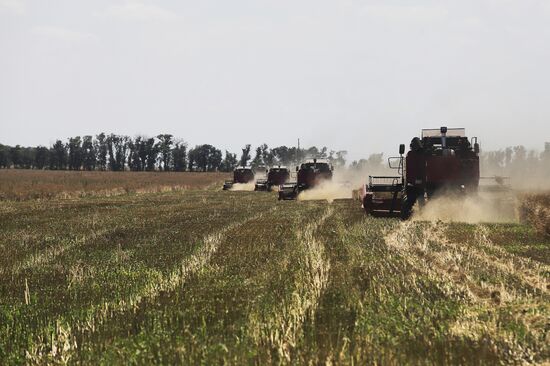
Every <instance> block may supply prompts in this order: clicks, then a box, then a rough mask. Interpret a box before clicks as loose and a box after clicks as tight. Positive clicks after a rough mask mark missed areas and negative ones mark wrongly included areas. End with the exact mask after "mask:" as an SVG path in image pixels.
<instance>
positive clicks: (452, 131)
mask: <svg viewBox="0 0 550 366" xmlns="http://www.w3.org/2000/svg"><path fill="white" fill-rule="evenodd" d="M446 136H447V137H466V129H465V128H448V129H447V133H446ZM421 137H422V139H424V138H427V137H441V129H440V128H429V129H424V130H422V136H421Z"/></svg>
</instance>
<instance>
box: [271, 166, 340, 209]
mask: <svg viewBox="0 0 550 366" xmlns="http://www.w3.org/2000/svg"><path fill="white" fill-rule="evenodd" d="M333 170H334V168H333V167H332V165H331V164H330V163H329V162H328V161H326V160H324V159H311V160H307V161H306V162H304V163H302V164H300V166H299V167H296V171H297V181H296V182H293V183H286V184H282V185H281V186H280V188H279V200H293V199H296V197H298V194H300V192H302V191H304V190H306V189H310V188H313V187H315V186H317V185H319V183H321V182H323V181H326V180H332V171H333Z"/></svg>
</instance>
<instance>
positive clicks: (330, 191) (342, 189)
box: [298, 181, 352, 203]
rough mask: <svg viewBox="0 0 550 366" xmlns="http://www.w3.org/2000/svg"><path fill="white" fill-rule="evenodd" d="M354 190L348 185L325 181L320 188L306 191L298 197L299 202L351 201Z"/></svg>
mask: <svg viewBox="0 0 550 366" xmlns="http://www.w3.org/2000/svg"><path fill="white" fill-rule="evenodd" d="M351 193H352V188H351V186H349V184H347V183H343V182H336V181H324V182H322V183H321V184H319V185H318V186H316V187H314V188H311V189H308V190H305V191H303V192H301V193H300V194H299V195H298V201H313V200H323V201H324V200H326V201H327V202H329V203H330V202H332V201H334V200H336V199H347V198H349V199H351Z"/></svg>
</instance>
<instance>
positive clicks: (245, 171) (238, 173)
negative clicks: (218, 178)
mask: <svg viewBox="0 0 550 366" xmlns="http://www.w3.org/2000/svg"><path fill="white" fill-rule="evenodd" d="M254 175H255V173H254V170H252V168H251V167H245V166H238V167H236V168H235V170H233V180H226V181H225V183H224V184H223V190H224V191H227V190H230V189H231V188H233V185H234V184H246V183H251V182H253V181H254Z"/></svg>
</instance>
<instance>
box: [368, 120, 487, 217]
mask: <svg viewBox="0 0 550 366" xmlns="http://www.w3.org/2000/svg"><path fill="white" fill-rule="evenodd" d="M479 149H480V148H479V143H478V140H477V137H472V138H471V139H468V137H467V136H466V131H465V129H464V128H447V127H441V128H439V129H423V130H422V133H421V136H420V138H419V137H414V138H413V139H412V140H411V143H410V150H409V152H408V153H407V155H406V157H403V154H404V153H405V145H404V144H401V145H400V146H399V155H400V156H399V157H392V158H389V159H388V164H389V166H390V168H392V169H396V170H397V171H398V172H399V175H397V176H369V181H368V184H366V185H365V186H364V187H363V192H362V194H361V196H362V197H361V199H362V203H363V208H364V210H365V212H366V213H367V214H370V215H373V216H389V217H401V218H402V219H408V218H409V217H410V216H411V214H412V210H413V207H414V205H415V203H416V202H418V204H419V206H422V205H423V204H424V203H425V202H426V201H427V200H430V199H431V198H432V197H434V196H435V195H466V194H468V193H473V192H477V190H478V186H479V181H480V175H479Z"/></svg>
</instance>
